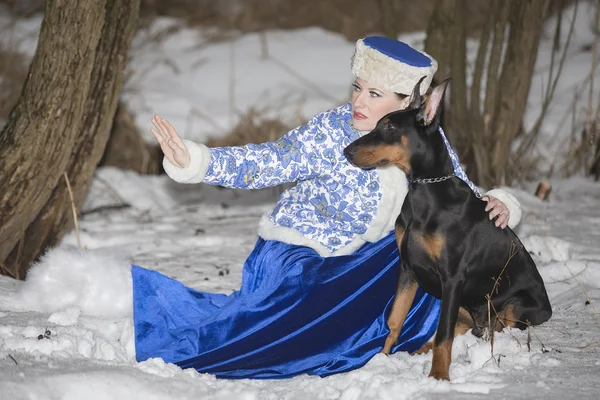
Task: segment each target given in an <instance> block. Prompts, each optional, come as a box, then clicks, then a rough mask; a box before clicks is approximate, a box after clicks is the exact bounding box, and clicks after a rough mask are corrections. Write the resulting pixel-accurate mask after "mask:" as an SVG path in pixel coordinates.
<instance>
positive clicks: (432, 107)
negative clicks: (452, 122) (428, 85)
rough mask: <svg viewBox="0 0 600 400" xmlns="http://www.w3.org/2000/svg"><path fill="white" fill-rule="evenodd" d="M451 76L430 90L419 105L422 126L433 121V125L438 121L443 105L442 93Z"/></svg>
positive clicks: (444, 91)
mask: <svg viewBox="0 0 600 400" xmlns="http://www.w3.org/2000/svg"><path fill="white" fill-rule="evenodd" d="M450 79H451V78H447V79H446V80H444V81H443V82H442V83H440V84H439V85H437V86H436V87H434V88H433V89H432V90H431V93H430V94H429V95H427V96H425V101H424V102H423V104H422V105H421V111H420V112H419V114H420V119H421V121H422V123H423V125H424V126H428V125H431V124H432V123H434V122H435V125H437V124H438V123H439V117H440V114H441V112H442V108H443V107H444V105H443V101H444V94H445V93H446V88H447V87H448V84H449V83H450Z"/></svg>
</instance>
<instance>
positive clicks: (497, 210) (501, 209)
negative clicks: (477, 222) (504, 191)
mask: <svg viewBox="0 0 600 400" xmlns="http://www.w3.org/2000/svg"><path fill="white" fill-rule="evenodd" d="M481 200H483V201H487V205H486V206H485V211H489V213H490V214H489V216H490V220H492V219H494V218H495V217H498V218H496V221H495V225H496V226H497V227H500V228H502V229H504V228H506V227H507V226H508V220H509V219H510V211H509V210H508V207H506V204H504V203H503V202H501V201H500V200H498V199H497V198H495V197H493V196H490V195H486V196H483V197H482V198H481Z"/></svg>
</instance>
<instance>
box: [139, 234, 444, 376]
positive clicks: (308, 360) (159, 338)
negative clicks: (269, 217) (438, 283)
mask: <svg viewBox="0 0 600 400" xmlns="http://www.w3.org/2000/svg"><path fill="white" fill-rule="evenodd" d="M398 273H399V255H398V250H397V247H396V241H395V237H394V234H393V233H391V234H390V235H388V236H387V237H385V238H383V239H382V240H380V241H378V242H376V243H366V244H364V245H363V246H362V247H361V248H360V249H358V250H357V251H355V252H354V253H353V254H351V255H347V256H337V257H327V258H324V257H321V256H319V255H318V254H317V253H316V252H315V251H314V250H313V249H310V248H308V247H303V246H296V245H290V244H285V243H282V242H278V241H273V240H269V241H265V240H263V239H260V238H259V240H258V242H257V243H256V246H255V248H254V250H253V251H252V253H251V254H250V256H249V257H248V259H247V260H246V263H245V264H244V269H243V273H242V287H241V289H240V290H239V291H236V292H234V293H232V294H230V295H225V294H214V293H205V292H200V291H197V290H194V289H191V288H188V287H185V286H184V285H183V284H181V283H180V282H178V281H176V280H173V279H171V278H169V277H167V276H164V275H162V274H160V273H158V272H155V271H151V270H147V269H144V268H141V267H139V266H135V265H134V266H132V276H133V296H134V297H133V303H134V328H135V347H136V357H137V360H138V361H143V360H146V359H148V358H152V357H160V358H162V359H164V360H165V361H166V362H170V363H175V364H177V365H179V366H180V367H182V368H195V369H196V370H197V371H199V372H203V373H210V374H213V375H215V376H217V377H220V378H232V379H235V378H256V379H260V378H264V379H267V378H268V379H273V378H288V377H292V376H295V375H298V374H304V373H306V374H310V375H318V376H327V375H331V374H335V373H340V372H345V371H349V370H352V369H355V368H359V367H361V366H363V365H364V364H366V363H367V361H369V359H371V357H373V356H374V355H375V354H377V353H378V352H379V351H381V349H382V348H383V344H384V343H385V338H386V337H387V335H388V333H389V329H388V327H387V324H386V316H387V314H388V313H389V311H390V309H391V306H392V302H393V298H394V293H395V291H396V282H397V279H398ZM439 313H440V305H439V300H438V299H436V298H435V297H433V296H431V295H429V294H426V293H425V292H423V291H422V289H420V288H419V290H418V291H417V295H416V297H415V300H414V302H413V305H412V308H411V310H410V312H409V314H408V317H407V319H406V322H405V324H404V327H403V329H402V332H401V334H400V337H399V339H398V344H397V345H396V346H395V347H394V348H393V351H394V352H396V351H408V352H413V351H416V350H418V349H419V348H421V346H422V345H423V344H425V343H426V342H427V341H428V340H429V338H431V336H432V335H433V334H434V333H435V331H436V329H437V324H438V319H439Z"/></svg>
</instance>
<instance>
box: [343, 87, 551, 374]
mask: <svg viewBox="0 0 600 400" xmlns="http://www.w3.org/2000/svg"><path fill="white" fill-rule="evenodd" d="M446 85H447V81H444V82H443V83H442V84H440V85H439V86H438V87H436V88H435V89H434V90H433V92H432V94H431V95H430V96H429V97H428V98H427V100H426V101H425V102H423V103H422V102H421V96H420V94H419V84H417V86H416V87H415V90H414V92H413V97H412V101H411V106H409V109H408V110H404V111H396V112H393V113H390V114H388V115H386V116H385V117H383V118H382V119H381V120H380V121H379V122H378V124H377V126H376V128H375V129H374V130H373V131H372V132H371V133H369V134H367V135H365V136H363V137H361V138H360V139H358V140H356V141H355V142H353V143H352V144H350V145H349V146H348V147H347V148H346V149H345V151H344V153H345V155H346V157H347V158H348V160H349V161H350V162H352V163H353V164H355V165H357V166H359V167H361V168H373V167H377V166H384V165H388V164H395V165H397V166H398V167H400V168H401V169H403V170H404V172H405V173H406V175H407V177H408V178H409V191H408V194H407V196H406V199H405V200H404V204H403V206H402V211H401V214H400V216H398V218H397V220H396V234H397V235H396V236H397V240H398V247H399V250H400V259H401V272H400V277H399V282H398V292H397V296H396V300H397V301H410V300H411V299H410V294H409V295H407V296H405V297H402V296H401V295H403V294H404V293H408V292H409V289H410V287H411V285H414V283H415V281H416V282H417V283H418V284H419V285H420V286H421V287H422V288H423V289H424V290H425V291H426V292H428V293H430V294H432V295H433V296H435V297H438V298H440V299H441V316H440V321H439V325H438V332H437V334H436V338H435V342H434V343H435V344H434V360H433V366H432V371H431V374H430V375H432V376H434V377H436V378H438V379H449V378H448V366H449V362H450V361H449V353H448V354H446V355H441V356H438V354H437V353H436V347H437V346H440V345H442V344H444V343H445V344H446V345H447V344H448V342H449V343H450V349H451V343H452V340H453V337H454V328H455V326H456V323H457V319H458V314H459V306H460V307H463V308H464V309H466V310H467V311H468V312H469V314H470V316H471V318H472V319H473V320H474V321H470V323H471V327H472V328H473V333H474V334H479V335H480V334H481V330H480V328H483V327H488V326H491V327H492V329H498V325H496V319H495V318H494V319H493V322H492V325H490V321H489V318H488V316H489V315H490V314H491V315H492V317H494V316H496V315H501V316H503V317H504V320H505V321H504V323H506V324H507V325H509V326H516V327H518V328H520V329H524V328H526V327H527V325H528V324H531V325H538V324H541V323H543V322H545V321H547V320H548V319H549V318H550V317H551V315H552V309H551V306H550V302H549V300H548V295H547V293H546V289H545V287H544V282H543V281H542V278H541V276H540V274H539V272H538V270H537V268H536V265H535V263H534V261H533V260H532V258H531V256H530V255H529V253H528V251H527V250H526V249H525V248H524V246H523V244H522V243H521V242H520V240H519V239H518V237H517V235H516V234H515V233H514V232H513V231H512V229H510V228H508V227H507V228H505V229H501V228H498V227H496V226H495V225H494V221H490V219H489V216H488V212H486V211H485V207H486V204H487V203H486V202H484V201H482V200H481V199H479V198H478V197H477V196H476V195H475V194H474V193H473V191H472V190H471V189H470V187H469V186H468V185H467V184H466V183H465V182H463V181H462V180H461V179H459V178H458V177H451V178H448V179H446V180H444V181H441V182H436V183H417V182H415V181H416V180H418V179H419V178H421V179H422V178H438V177H447V176H451V175H452V174H453V173H454V169H453V165H452V162H451V159H450V155H449V153H448V150H447V148H446V145H445V143H444V141H443V138H442V136H441V135H440V134H439V133H438V124H439V122H438V121H439V114H440V111H441V108H442V105H441V103H442V100H443V95H444V92H445V89H446ZM488 297H489V298H491V305H493V308H489V305H488ZM401 298H402V299H403V300H399V299H401ZM408 306H410V304H409V305H408ZM405 308H406V307H405ZM509 310H510V312H508V311H509ZM392 313H394V310H392ZM392 313H391V314H392ZM489 313H490V314H489ZM404 317H405V316H404ZM404 317H402V321H403V320H404ZM392 318H395V317H393V316H392V315H390V316H389V319H388V323H389V325H390V329H392V324H391V323H390V322H389V321H390V320H391V319H392ZM500 328H501V327H500ZM392 330H393V329H392ZM398 333H399V332H396V333H394V332H392V333H391V334H390V335H391V336H394V335H395V337H392V340H393V341H394V342H395V340H396V339H397V335H398ZM388 339H389V338H388ZM386 346H387V343H386ZM446 347H447V346H446ZM384 351H385V349H384ZM447 351H448V352H449V351H450V350H447ZM436 356H438V357H437V358H438V360H436ZM444 358H448V360H447V364H448V365H439V364H440V363H441V364H444V363H445V361H440V360H441V359H444ZM436 364H438V365H436ZM436 369H437V370H436ZM444 370H445V372H444ZM440 371H441V372H440Z"/></svg>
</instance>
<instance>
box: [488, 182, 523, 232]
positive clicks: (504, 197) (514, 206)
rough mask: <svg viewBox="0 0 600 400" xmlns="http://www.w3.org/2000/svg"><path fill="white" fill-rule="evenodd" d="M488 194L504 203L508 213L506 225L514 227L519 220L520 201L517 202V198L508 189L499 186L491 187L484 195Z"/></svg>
mask: <svg viewBox="0 0 600 400" xmlns="http://www.w3.org/2000/svg"><path fill="white" fill-rule="evenodd" d="M488 195H489V196H492V197H495V198H497V199H498V200H500V201H501V202H503V203H504V204H505V205H506V207H507V208H508V212H509V213H510V218H509V219H508V226H509V227H510V228H511V229H514V228H515V227H516V226H517V225H518V224H519V222H520V221H521V203H519V200H517V198H516V197H515V196H513V195H512V194H511V193H509V192H508V191H506V190H504V189H500V188H496V189H492V190H490V191H489V192H487V193H486V194H485V195H484V196H488Z"/></svg>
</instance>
